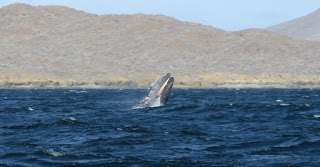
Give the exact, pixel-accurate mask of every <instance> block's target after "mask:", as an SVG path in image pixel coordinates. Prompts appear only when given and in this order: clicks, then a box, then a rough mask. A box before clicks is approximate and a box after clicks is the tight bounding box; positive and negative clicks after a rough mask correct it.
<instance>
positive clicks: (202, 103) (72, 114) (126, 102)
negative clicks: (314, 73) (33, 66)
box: [0, 89, 320, 166]
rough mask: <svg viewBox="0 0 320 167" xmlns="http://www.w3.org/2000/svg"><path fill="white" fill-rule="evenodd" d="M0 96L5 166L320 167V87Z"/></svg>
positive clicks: (0, 158) (0, 159) (0, 154)
mask: <svg viewBox="0 0 320 167" xmlns="http://www.w3.org/2000/svg"><path fill="white" fill-rule="evenodd" d="M146 91H147V90H145V89H136V90H133V89H131V90H126V89H124V90H95V89H92V90H91V89H89V90H83V89H78V90H68V89H61V90H54V89H47V90H34V89H30V90H28V89H19V90H0V166H77V165H78V166H81V165H83V166H318V165H320V158H319V157H320V97H319V96H320V90H317V89H301V90H299V89H173V90H172V92H171V96H170V98H169V101H168V104H167V105H166V106H164V107H156V108H144V109H137V110H133V109H131V107H133V106H134V105H136V104H137V103H138V102H139V101H140V100H141V99H142V98H143V97H144V95H145V94H146Z"/></svg>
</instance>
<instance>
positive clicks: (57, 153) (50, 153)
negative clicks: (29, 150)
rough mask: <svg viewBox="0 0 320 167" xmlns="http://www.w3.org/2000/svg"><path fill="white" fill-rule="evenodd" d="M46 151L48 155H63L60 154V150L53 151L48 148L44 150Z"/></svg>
mask: <svg viewBox="0 0 320 167" xmlns="http://www.w3.org/2000/svg"><path fill="white" fill-rule="evenodd" d="M46 153H48V154H49V155H52V156H54V157H60V156H64V155H65V154H62V153H60V152H57V151H54V150H53V149H49V150H48V151H46Z"/></svg>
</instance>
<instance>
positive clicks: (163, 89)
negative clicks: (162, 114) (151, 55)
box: [134, 73, 174, 108]
mask: <svg viewBox="0 0 320 167" xmlns="http://www.w3.org/2000/svg"><path fill="white" fill-rule="evenodd" d="M173 83H174V78H173V77H171V74H170V73H167V74H165V75H164V76H162V77H160V78H159V79H158V80H156V81H155V82H153V83H152V84H151V85H150V89H149V91H148V93H147V95H146V97H145V98H144V99H143V100H141V101H140V103H139V104H138V105H137V106H136V107H134V108H145V107H159V106H164V105H166V104H167V101H168V99H169V95H170V91H171V89H172V86H173Z"/></svg>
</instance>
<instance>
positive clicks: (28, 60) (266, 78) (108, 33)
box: [0, 4, 320, 88]
mask: <svg viewBox="0 0 320 167" xmlns="http://www.w3.org/2000/svg"><path fill="white" fill-rule="evenodd" d="M0 25H1V26H0V87H4V88H8V87H75V86H77V87H78V86H81V87H108V88H113V87H125V88H127V87H130V88H131V87H146V86H147V85H148V83H149V82H151V81H153V80H154V79H156V78H157V77H159V76H160V75H162V74H164V73H167V72H171V73H172V75H173V76H174V77H175V81H176V82H175V87H211V88H212V87H239V86H240V87H310V86H311V87H320V85H319V83H320V78H319V74H320V43H318V42H312V41H305V40H298V39H293V38H290V37H286V36H282V35H278V34H276V33H273V32H270V31H266V30H259V29H249V30H244V31H238V32H227V31H223V30H221V29H216V28H213V27H210V26H204V25H200V24H196V23H190V22H181V21H178V20H175V19H173V18H170V17H167V16H163V15H145V14H135V15H101V16H100V15H93V14H89V13H85V12H82V11H76V10H74V9H70V8H67V7H62V6H39V7H34V6H29V5H25V4H13V5H9V6H6V7H3V8H1V9H0Z"/></svg>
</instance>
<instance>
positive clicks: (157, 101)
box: [150, 97, 161, 107]
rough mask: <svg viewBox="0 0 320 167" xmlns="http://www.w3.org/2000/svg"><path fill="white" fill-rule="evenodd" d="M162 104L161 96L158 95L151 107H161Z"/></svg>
mask: <svg viewBox="0 0 320 167" xmlns="http://www.w3.org/2000/svg"><path fill="white" fill-rule="evenodd" d="M159 106H161V102H160V97H158V98H157V99H156V100H155V101H154V102H153V103H152V104H151V105H150V107H159Z"/></svg>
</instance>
